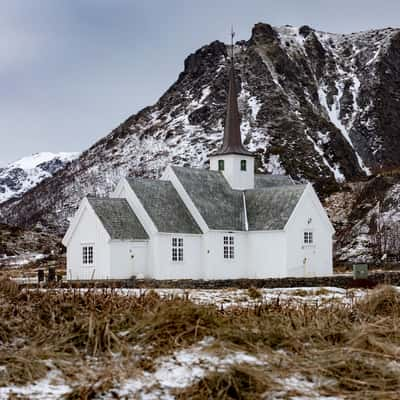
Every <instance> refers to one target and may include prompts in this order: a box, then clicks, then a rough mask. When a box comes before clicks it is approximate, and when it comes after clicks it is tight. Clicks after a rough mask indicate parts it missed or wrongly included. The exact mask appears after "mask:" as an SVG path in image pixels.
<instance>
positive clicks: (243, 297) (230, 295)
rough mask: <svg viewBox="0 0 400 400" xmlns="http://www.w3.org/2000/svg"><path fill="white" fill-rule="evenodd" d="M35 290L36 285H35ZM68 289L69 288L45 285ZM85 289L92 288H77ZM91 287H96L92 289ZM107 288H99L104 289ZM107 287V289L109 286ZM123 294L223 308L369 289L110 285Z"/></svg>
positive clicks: (343, 299) (347, 297)
mask: <svg viewBox="0 0 400 400" xmlns="http://www.w3.org/2000/svg"><path fill="white" fill-rule="evenodd" d="M32 290H36V289H32ZM42 290H57V291H63V290H64V291H68V290H70V289H42ZM77 290H78V291H80V292H82V293H85V292H86V291H87V290H89V289H85V288H81V289H74V291H75V293H76V292H77ZM90 290H91V291H92V290H93V289H90ZM104 290H105V289H98V291H99V292H104ZM106 290H107V289H106ZM108 290H109V291H112V292H114V293H116V294H117V295H121V296H141V295H143V294H145V293H146V292H149V291H154V292H156V293H157V294H158V295H159V296H160V297H161V298H171V297H180V298H185V299H188V300H190V301H192V302H193V303H196V304H201V305H212V304H214V305H216V306H217V307H219V308H221V307H223V308H231V307H243V308H246V307H253V306H255V305H260V304H266V303H273V302H277V301H279V302H280V303H290V304H294V305H302V304H305V303H308V304H314V305H315V304H317V305H321V306H323V305H324V304H331V303H332V301H337V302H340V303H343V304H353V303H354V302H355V301H356V300H357V299H360V298H362V297H363V296H364V295H366V293H368V291H367V290H364V289H342V288H337V287H295V288H274V289H267V288H260V289H255V292H254V291H253V290H251V291H249V290H248V289H235V288H225V289H160V288H155V289H125V288H123V289H121V288H120V289H108Z"/></svg>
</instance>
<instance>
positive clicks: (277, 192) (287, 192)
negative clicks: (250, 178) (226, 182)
mask: <svg viewBox="0 0 400 400" xmlns="http://www.w3.org/2000/svg"><path fill="white" fill-rule="evenodd" d="M305 188H306V185H293V184H292V185H288V186H276V187H272V188H267V189H254V190H248V191H246V192H245V193H246V208H247V220H248V223H249V230H250V231H258V230H280V229H283V228H284V227H285V225H286V222H287V221H288V219H289V217H290V216H291V214H292V212H293V210H294V208H295V207H296V204H297V203H298V201H299V200H300V197H301V195H302V194H303V192H304V190H305Z"/></svg>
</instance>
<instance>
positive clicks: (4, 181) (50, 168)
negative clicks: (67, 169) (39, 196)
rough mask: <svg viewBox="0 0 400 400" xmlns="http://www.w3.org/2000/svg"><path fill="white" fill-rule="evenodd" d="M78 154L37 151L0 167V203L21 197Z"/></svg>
mask: <svg viewBox="0 0 400 400" xmlns="http://www.w3.org/2000/svg"><path fill="white" fill-rule="evenodd" d="M78 156H79V153H49V152H44V153H37V154H33V155H31V156H29V157H24V158H22V159H20V160H18V161H15V162H13V163H11V164H9V165H7V166H6V167H4V168H0V203H3V202H5V201H7V200H9V199H12V198H17V197H21V196H22V195H23V194H24V193H25V192H27V191H28V190H30V189H32V188H33V187H35V186H36V185H38V184H39V183H40V182H41V181H43V179H46V178H49V177H51V176H53V175H54V174H55V173H56V172H57V171H59V170H60V169H61V168H63V167H64V166H65V165H66V164H67V163H69V162H71V161H72V160H74V159H76V158H77V157H78Z"/></svg>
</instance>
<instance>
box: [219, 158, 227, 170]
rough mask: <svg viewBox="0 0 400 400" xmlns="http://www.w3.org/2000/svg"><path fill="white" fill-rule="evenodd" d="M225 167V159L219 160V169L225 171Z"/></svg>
mask: <svg viewBox="0 0 400 400" xmlns="http://www.w3.org/2000/svg"><path fill="white" fill-rule="evenodd" d="M224 169H225V162H224V160H218V171H223V170H224Z"/></svg>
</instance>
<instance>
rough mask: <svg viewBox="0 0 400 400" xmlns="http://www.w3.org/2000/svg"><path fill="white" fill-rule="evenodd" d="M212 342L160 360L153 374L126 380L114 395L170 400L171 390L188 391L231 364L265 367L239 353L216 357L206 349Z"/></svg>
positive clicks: (206, 341) (258, 361) (205, 341)
mask: <svg viewBox="0 0 400 400" xmlns="http://www.w3.org/2000/svg"><path fill="white" fill-rule="evenodd" d="M213 342H214V339H213V338H205V339H204V340H202V341H201V342H199V343H197V344H196V345H194V346H192V347H190V348H188V349H183V350H179V351H176V352H175V353H174V354H173V355H172V356H168V357H161V358H160V359H159V360H158V361H157V367H156V369H155V371H154V372H144V373H143V376H140V377H136V378H134V379H128V380H126V381H125V382H124V383H123V384H121V386H120V387H119V388H117V390H116V393H118V395H119V396H126V397H127V398H131V397H129V396H134V398H145V399H148V400H150V399H154V400H156V399H159V398H162V399H169V398H170V399H173V398H174V397H172V395H171V393H170V391H171V389H182V388H185V387H188V386H190V385H192V384H193V383H195V382H196V381H198V380H199V379H201V378H203V377H205V376H206V375H207V374H209V373H210V372H212V371H217V370H218V371H223V370H225V369H226V368H227V367H229V366H230V365H234V364H242V363H246V364H251V365H266V364H267V360H265V359H262V358H257V357H254V356H252V355H249V354H246V353H243V352H240V351H238V352H230V353H229V354H225V355H221V354H216V353H214V352H212V351H210V350H209V349H208V348H209V347H210V346H212V344H213ZM152 388H153V390H152ZM146 392H147V393H146ZM144 393H146V395H144Z"/></svg>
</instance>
